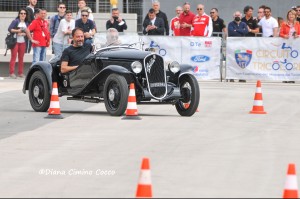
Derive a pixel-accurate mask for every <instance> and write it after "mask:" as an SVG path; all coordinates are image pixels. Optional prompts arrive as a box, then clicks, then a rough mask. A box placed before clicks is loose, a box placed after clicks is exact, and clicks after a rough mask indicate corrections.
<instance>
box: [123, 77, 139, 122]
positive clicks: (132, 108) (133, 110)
mask: <svg viewBox="0 0 300 199" xmlns="http://www.w3.org/2000/svg"><path fill="white" fill-rule="evenodd" d="M122 119H133V120H140V119H141V118H140V117H139V116H138V111H137V105H136V97H135V88H134V83H131V84H130V90H129V96H128V104H127V109H126V116H124V117H123V118H122Z"/></svg>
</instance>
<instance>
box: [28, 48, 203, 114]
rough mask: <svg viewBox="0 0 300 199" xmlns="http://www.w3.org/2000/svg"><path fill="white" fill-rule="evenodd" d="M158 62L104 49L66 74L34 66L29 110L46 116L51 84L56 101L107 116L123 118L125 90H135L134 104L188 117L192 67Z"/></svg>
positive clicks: (193, 89)
mask: <svg viewBox="0 0 300 199" xmlns="http://www.w3.org/2000/svg"><path fill="white" fill-rule="evenodd" d="M165 65H166V64H165V62H164V59H163V57H162V56H160V55H158V54H155V53H153V52H151V51H146V50H140V49H137V48H133V47H130V45H122V46H109V47H103V48H100V49H97V50H94V52H92V53H90V54H89V55H88V56H87V57H86V58H85V59H84V60H83V61H82V63H81V64H80V65H79V67H78V68H77V69H76V70H74V71H72V72H70V73H66V74H62V73H60V64H59V62H57V61H53V62H36V63H34V64H33V65H32V66H31V67H30V69H29V71H28V73H27V76H26V78H25V82H24V86H23V93H24V94H25V93H26V90H28V91H29V101H30V104H31V106H32V108H33V109H34V110H35V111H38V112H45V111H47V110H48V108H49V106H50V98H51V91H52V82H54V81H56V82H57V83H58V92H59V96H60V97H61V96H67V99H68V100H78V101H84V102H92V103H98V102H103V101H104V103H105V107H106V110H107V112H108V113H109V114H110V115H112V116H121V115H123V114H124V112H125V111H126V107H127V100H128V94H129V84H130V83H134V84H135V91H136V100H137V104H172V105H175V107H176V109H177V111H178V113H179V114H180V115H182V116H192V115H193V114H194V113H195V112H196V110H197V107H198V104H199V98H200V92H199V85H198V82H197V80H196V78H195V77H194V76H193V75H192V73H191V72H192V70H193V69H192V66H190V65H185V64H179V63H178V62H176V61H174V62H172V63H169V64H168V65H167V66H165Z"/></svg>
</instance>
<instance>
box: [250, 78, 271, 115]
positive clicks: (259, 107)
mask: <svg viewBox="0 0 300 199" xmlns="http://www.w3.org/2000/svg"><path fill="white" fill-rule="evenodd" d="M249 113H251V114H266V113H267V112H265V111H264V106H263V99H262V92H261V83H260V80H257V83H256V92H255V96H254V103H253V108H252V111H250V112H249Z"/></svg>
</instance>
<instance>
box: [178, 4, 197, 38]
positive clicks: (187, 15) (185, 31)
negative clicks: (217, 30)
mask: <svg viewBox="0 0 300 199" xmlns="http://www.w3.org/2000/svg"><path fill="white" fill-rule="evenodd" d="M190 8H191V5H190V4H189V3H187V2H186V3H184V4H183V13H182V14H181V15H180V17H179V22H180V36H191V27H192V23H193V19H194V17H195V14H194V13H192V12H191V11H190Z"/></svg>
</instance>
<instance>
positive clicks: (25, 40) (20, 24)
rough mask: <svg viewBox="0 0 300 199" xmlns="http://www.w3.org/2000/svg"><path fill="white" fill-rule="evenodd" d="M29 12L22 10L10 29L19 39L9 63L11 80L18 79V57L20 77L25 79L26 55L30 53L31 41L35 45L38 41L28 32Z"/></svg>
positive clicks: (12, 50)
mask: <svg viewBox="0 0 300 199" xmlns="http://www.w3.org/2000/svg"><path fill="white" fill-rule="evenodd" d="M27 17H28V16H27V10H26V9H25V8H21V9H20V10H19V12H18V16H17V18H16V19H14V20H13V21H12V22H11V24H10V25H9V27H8V31H9V32H10V33H12V34H15V35H16V37H17V43H16V45H15V47H14V48H12V49H11V58H10V62H9V76H10V77H11V78H14V79H15V78H16V77H17V76H16V75H15V64H16V58H17V56H18V77H20V78H23V77H25V76H24V73H23V71H24V61H23V60H24V54H25V52H28V49H29V41H30V40H31V41H32V42H34V43H37V42H36V41H34V40H32V38H31V34H30V32H29V31H28V30H27V27H28V25H29V22H28V18H27Z"/></svg>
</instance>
